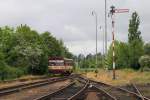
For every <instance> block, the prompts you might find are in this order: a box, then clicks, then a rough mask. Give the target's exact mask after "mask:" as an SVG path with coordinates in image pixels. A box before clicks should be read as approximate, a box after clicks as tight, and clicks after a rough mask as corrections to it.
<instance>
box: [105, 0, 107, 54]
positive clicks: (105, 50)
mask: <svg viewBox="0 0 150 100" xmlns="http://www.w3.org/2000/svg"><path fill="white" fill-rule="evenodd" d="M106 55H107V0H105V56H106Z"/></svg>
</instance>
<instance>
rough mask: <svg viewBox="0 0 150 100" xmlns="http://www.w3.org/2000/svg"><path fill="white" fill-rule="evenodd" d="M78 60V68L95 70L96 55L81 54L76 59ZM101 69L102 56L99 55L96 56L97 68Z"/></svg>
mask: <svg viewBox="0 0 150 100" xmlns="http://www.w3.org/2000/svg"><path fill="white" fill-rule="evenodd" d="M76 59H78V63H79V67H80V68H96V61H95V60H96V55H92V54H88V55H87V56H84V55H83V54H79V56H78V57H77V58H76ZM100 67H102V55H101V53H98V54H97V68H100Z"/></svg>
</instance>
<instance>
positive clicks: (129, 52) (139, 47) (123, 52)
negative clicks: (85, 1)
mask: <svg viewBox="0 0 150 100" xmlns="http://www.w3.org/2000/svg"><path fill="white" fill-rule="evenodd" d="M139 25H140V18H139V15H138V13H137V12H133V13H132V16H131V19H130V20H129V28H128V34H127V33H126V34H127V35H128V42H122V41H117V40H115V62H116V68H117V69H123V68H132V69H135V70H138V69H142V70H143V69H144V68H150V42H149V43H144V41H143V39H142V36H141V32H140V30H139ZM97 56H98V67H99V68H102V67H104V66H105V67H106V68H108V69H112V65H113V61H112V59H113V48H112V44H111V45H110V47H109V50H108V52H107V55H101V54H98V55H97ZM77 59H78V63H79V64H78V65H79V66H80V67H81V68H95V66H96V64H95V55H91V54H89V55H87V56H84V55H82V54H80V55H79V56H78V57H77Z"/></svg>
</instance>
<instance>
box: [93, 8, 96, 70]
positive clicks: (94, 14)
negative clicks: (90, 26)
mask: <svg viewBox="0 0 150 100" xmlns="http://www.w3.org/2000/svg"><path fill="white" fill-rule="evenodd" d="M92 16H95V32H96V37H95V38H96V57H95V62H96V69H97V13H96V12H95V11H92Z"/></svg>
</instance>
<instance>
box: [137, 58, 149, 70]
mask: <svg viewBox="0 0 150 100" xmlns="http://www.w3.org/2000/svg"><path fill="white" fill-rule="evenodd" d="M139 63H140V65H141V71H143V69H145V68H150V56H148V55H144V56H141V58H140V59H139Z"/></svg>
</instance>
